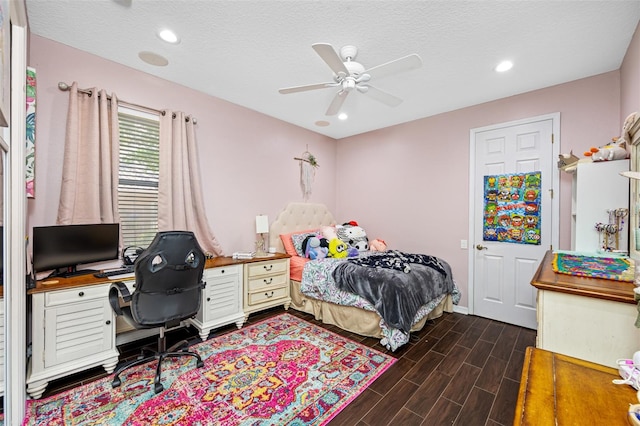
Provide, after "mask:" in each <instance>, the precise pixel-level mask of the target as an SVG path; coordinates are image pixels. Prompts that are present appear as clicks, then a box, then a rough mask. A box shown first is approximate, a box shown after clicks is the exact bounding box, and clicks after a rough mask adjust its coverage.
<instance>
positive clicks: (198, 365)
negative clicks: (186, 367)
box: [196, 360, 204, 368]
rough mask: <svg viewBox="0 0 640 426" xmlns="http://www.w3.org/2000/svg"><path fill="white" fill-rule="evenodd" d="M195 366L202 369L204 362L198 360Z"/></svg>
mask: <svg viewBox="0 0 640 426" xmlns="http://www.w3.org/2000/svg"><path fill="white" fill-rule="evenodd" d="M196 366H197V367H198V368H202V367H204V362H203V361H202V360H198V362H197V363H196Z"/></svg>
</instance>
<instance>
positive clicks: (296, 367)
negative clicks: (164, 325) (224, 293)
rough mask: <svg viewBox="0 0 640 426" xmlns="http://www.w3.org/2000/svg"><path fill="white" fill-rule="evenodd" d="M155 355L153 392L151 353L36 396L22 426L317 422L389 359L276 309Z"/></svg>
mask: <svg viewBox="0 0 640 426" xmlns="http://www.w3.org/2000/svg"><path fill="white" fill-rule="evenodd" d="M191 349H192V350H196V351H197V352H198V353H199V354H200V355H201V357H202V359H203V361H204V367H203V368H200V369H198V368H195V361H194V360H193V359H192V358H191V357H180V358H171V359H169V360H167V361H165V363H164V364H163V367H164V368H163V379H162V384H163V385H164V387H165V390H164V391H163V392H161V393H159V394H157V395H156V394H154V392H153V384H152V382H153V378H154V375H155V365H156V362H150V363H148V364H145V365H142V366H138V367H134V368H132V369H130V370H128V372H126V373H123V374H122V375H121V379H122V385H121V386H120V387H118V388H115V389H112V388H111V376H109V377H106V378H104V379H100V380H97V381H95V382H92V383H89V384H87V385H84V386H80V387H77V388H74V389H71V390H68V391H65V392H62V393H60V394H57V395H53V396H50V397H48V398H44V399H40V400H28V401H27V408H26V414H25V422H24V424H25V425H49V426H51V425H71V424H73V425H89V424H91V425H94V424H101V425H225V426H226V425H252V426H253V425H255V426H257V425H323V424H326V423H328V422H329V420H331V419H332V418H333V417H335V416H336V414H338V413H339V412H340V411H341V410H342V409H343V408H344V407H346V406H347V405H348V404H349V403H350V402H351V401H352V400H353V399H355V398H356V397H357V396H358V395H359V394H360V393H361V392H362V391H364V390H365V389H366V388H367V386H369V385H370V384H371V383H372V382H373V381H374V380H375V379H376V378H377V377H378V376H380V375H381V374H382V373H383V372H384V371H385V370H387V368H389V367H390V366H391V365H392V364H393V363H394V362H395V359H394V358H393V357H390V356H388V355H385V354H383V353H380V352H378V351H376V350H374V349H371V348H369V347H367V346H364V345H361V344H359V343H356V342H353V341H351V340H349V339H346V338H344V337H342V336H339V335H337V334H334V333H332V332H329V331H327V330H325V329H323V328H321V327H318V326H315V325H313V324H310V323H308V322H306V321H304V320H301V319H299V318H297V317H295V316H293V315H290V314H282V315H279V316H276V317H273V318H270V319H267V320H265V321H262V322H260V323H257V324H254V325H251V326H247V327H245V328H242V329H240V330H237V331H233V332H231V333H229V334H225V335H223V336H220V337H215V338H212V339H210V340H207V341H206V342H202V343H199V344H197V345H194V346H192V348H191Z"/></svg>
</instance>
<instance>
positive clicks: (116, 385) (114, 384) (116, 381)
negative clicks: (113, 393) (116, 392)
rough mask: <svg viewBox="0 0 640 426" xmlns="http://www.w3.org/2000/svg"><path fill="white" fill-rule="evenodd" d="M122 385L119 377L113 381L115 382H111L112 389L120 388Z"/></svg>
mask: <svg viewBox="0 0 640 426" xmlns="http://www.w3.org/2000/svg"><path fill="white" fill-rule="evenodd" d="M120 384H122V382H121V381H120V378H119V377H117V378H115V379H113V382H111V387H112V388H117V387H118V386H120Z"/></svg>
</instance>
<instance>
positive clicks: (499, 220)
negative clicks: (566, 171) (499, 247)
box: [482, 172, 541, 245]
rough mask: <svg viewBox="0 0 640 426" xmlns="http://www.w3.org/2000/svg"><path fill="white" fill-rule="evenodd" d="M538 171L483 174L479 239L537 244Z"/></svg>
mask: <svg viewBox="0 0 640 426" xmlns="http://www.w3.org/2000/svg"><path fill="white" fill-rule="evenodd" d="M540 190H541V173H540V172H530V173H512V174H501V175H492V176H485V177H484V188H483V191H484V210H483V215H484V217H483V221H482V222H483V229H482V239H483V240H484V241H498V242H504V243H516V244H533V245H540V244H541V241H540V208H541V206H540Z"/></svg>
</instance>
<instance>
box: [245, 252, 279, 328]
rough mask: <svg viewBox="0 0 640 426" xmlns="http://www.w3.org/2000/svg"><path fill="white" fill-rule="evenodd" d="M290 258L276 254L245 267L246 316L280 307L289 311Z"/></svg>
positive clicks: (254, 260)
mask: <svg viewBox="0 0 640 426" xmlns="http://www.w3.org/2000/svg"><path fill="white" fill-rule="evenodd" d="M289 276H290V275H289V256H288V255H285V254H278V253H276V254H274V255H273V256H271V257H267V258H256V259H253V260H252V261H250V262H248V263H245V265H244V314H245V319H246V318H248V317H249V314H250V313H252V312H257V311H261V310H264V309H267V308H272V307H274V306H278V305H284V308H285V309H289V305H290V304H291V297H290V293H289Z"/></svg>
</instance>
